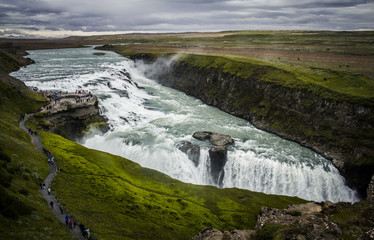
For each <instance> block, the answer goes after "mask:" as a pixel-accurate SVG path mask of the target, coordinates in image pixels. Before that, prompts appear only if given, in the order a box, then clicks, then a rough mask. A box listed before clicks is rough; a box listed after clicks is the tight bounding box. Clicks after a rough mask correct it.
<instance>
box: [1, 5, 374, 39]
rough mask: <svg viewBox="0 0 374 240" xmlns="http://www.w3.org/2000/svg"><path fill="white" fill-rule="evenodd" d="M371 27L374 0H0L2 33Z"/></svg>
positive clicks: (42, 34)
mask: <svg viewBox="0 0 374 240" xmlns="http://www.w3.org/2000/svg"><path fill="white" fill-rule="evenodd" d="M244 29H245V30H286V29H290V30H299V29H305V30H372V29H374V0H0V37H66V36H71V35H93V34H111V33H123V32H191V31H193V32H196V31H199V32H201V31H223V30H244Z"/></svg>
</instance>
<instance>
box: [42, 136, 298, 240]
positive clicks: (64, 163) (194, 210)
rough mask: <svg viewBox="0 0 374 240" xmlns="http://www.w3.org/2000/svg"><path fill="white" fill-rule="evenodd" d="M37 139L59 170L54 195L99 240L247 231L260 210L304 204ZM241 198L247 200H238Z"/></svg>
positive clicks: (60, 141) (56, 138) (59, 139)
mask: <svg viewBox="0 0 374 240" xmlns="http://www.w3.org/2000/svg"><path fill="white" fill-rule="evenodd" d="M40 135H41V137H42V139H43V144H44V146H45V147H46V148H47V149H49V150H50V151H51V152H52V153H53V154H54V155H55V157H56V159H58V160H57V165H58V167H59V168H60V169H61V171H60V173H59V174H58V175H57V177H56V180H55V181H54V185H53V190H54V192H55V193H56V194H57V196H58V197H59V199H60V200H61V201H62V202H63V204H64V206H65V207H66V208H68V210H69V212H71V213H72V214H73V215H74V216H76V217H77V218H78V219H79V220H80V221H82V222H83V223H85V224H86V225H87V226H90V228H91V229H93V231H94V232H95V234H96V235H97V236H98V237H99V238H100V239H122V238H123V237H127V238H129V239H135V238H138V237H139V236H141V237H142V238H144V239H151V238H153V239H170V238H174V239H175V238H177V239H187V238H190V237H192V236H194V235H195V234H196V233H197V232H199V231H201V230H202V229H204V228H205V227H206V226H208V225H209V226H210V225H211V226H214V227H217V228H219V229H222V230H229V229H248V228H253V227H254V226H255V223H256V218H257V214H258V212H259V210H260V208H261V206H263V205H266V206H275V207H279V208H284V207H286V206H287V205H288V204H289V203H291V202H297V203H299V202H304V201H303V200H300V199H297V198H291V197H284V196H274V195H266V194H263V193H255V192H250V191H246V190H240V189H218V188H216V187H211V186H197V185H192V184H186V183H182V182H180V181H177V180H174V179H172V178H170V177H168V176H166V175H164V174H162V173H159V172H157V171H154V170H151V169H147V168H142V167H140V166H139V165H138V164H136V163H133V162H131V161H129V160H127V159H124V158H121V157H118V156H114V155H111V154H108V153H103V152H99V151H95V150H90V149H87V148H85V147H83V146H81V145H79V144H76V143H74V142H70V141H68V140H66V139H64V138H62V137H60V136H57V135H54V134H50V133H45V132H42V133H40ZM66 186H69V187H66ZM243 196H249V197H247V198H245V199H244V200H243ZM97 219H100V221H97ZM119 233H121V234H119Z"/></svg>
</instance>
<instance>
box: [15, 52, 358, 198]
mask: <svg viewBox="0 0 374 240" xmlns="http://www.w3.org/2000/svg"><path fill="white" fill-rule="evenodd" d="M94 52H99V51H97V50H94V49H93V47H87V48H74V49H53V50H35V51H28V53H30V55H29V56H28V57H30V58H32V59H33V60H35V61H36V63H35V64H33V65H29V66H27V67H24V68H22V69H20V70H19V71H17V72H13V73H11V75H12V76H14V77H16V78H18V79H21V80H23V81H24V82H25V83H26V85H28V86H36V87H38V88H39V89H43V90H55V89H60V90H62V91H69V92H75V91H76V90H87V91H91V92H92V93H93V94H95V95H97V96H98V98H99V106H100V108H101V111H102V114H104V115H105V116H106V117H107V118H108V119H109V124H110V127H111V129H110V131H108V132H107V133H105V134H102V133H97V134H90V135H89V136H87V137H85V138H84V139H80V140H78V141H79V142H80V143H81V144H82V145H84V146H86V147H89V148H92V149H97V150H101V151H105V152H109V153H112V154H116V155H120V156H123V157H125V158H128V159H131V160H133V161H135V162H138V163H139V164H140V165H142V166H143V167H148V168H152V169H156V170H158V171H160V172H163V173H165V174H168V175H169V176H171V177H173V178H176V179H179V180H181V181H183V182H188V183H193V184H202V185H214V181H213V179H212V178H211V174H210V160H209V153H208V150H209V147H210V144H209V142H203V141H199V140H196V139H194V138H193V137H192V134H193V133H194V132H196V131H211V132H217V133H221V134H226V135H230V136H231V137H233V138H234V140H235V144H234V145H232V146H229V148H228V153H227V162H226V164H225V166H224V177H223V181H222V187H224V188H230V187H237V188H243V189H248V190H252V191H257V192H264V193H269V194H280V195H288V196H298V197H300V198H303V199H307V200H314V201H326V200H328V201H332V202H338V201H343V202H356V201H358V200H359V199H358V197H357V194H356V193H355V191H353V190H352V189H350V188H349V187H347V186H346V184H345V181H344V178H343V177H342V176H340V174H339V172H338V170H337V169H336V168H335V167H334V166H333V165H332V163H331V162H330V161H328V160H326V159H325V158H323V157H322V156H320V155H318V154H316V153H315V152H313V151H311V150H309V149H307V148H304V147H302V146H300V145H298V144H296V143H294V142H291V141H287V140H284V139H282V138H280V137H278V136H275V135H273V134H270V133H267V132H264V131H262V130H259V129H256V128H255V127H254V126H252V125H251V124H250V123H249V122H248V121H246V120H243V119H240V118H237V117H234V116H231V115H229V114H227V113H225V112H222V111H220V110H219V109H217V108H214V107H211V106H208V105H206V104H204V103H202V102H201V101H200V100H198V99H196V98H193V97H190V96H187V95H186V94H184V93H182V92H179V91H176V90H174V89H171V88H167V87H164V86H162V85H160V84H158V83H157V82H156V81H155V80H152V79H149V78H147V77H145V74H144V73H145V71H149V70H155V69H149V68H150V66H147V65H145V64H142V63H134V62H133V61H132V60H129V59H126V58H124V57H122V56H120V55H118V54H116V53H114V52H108V51H100V52H103V53H105V55H94V54H93V53H94ZM126 72H127V73H129V74H130V76H131V80H130V79H129V78H128V74H126ZM124 73H125V74H124ZM183 141H190V142H191V143H193V144H197V145H199V146H200V147H201V151H200V158H199V163H198V164H197V165H195V164H194V163H193V162H192V161H191V160H190V159H189V158H188V156H187V155H186V154H185V153H183V152H182V151H181V150H179V149H178V145H179V144H180V143H181V142H183Z"/></svg>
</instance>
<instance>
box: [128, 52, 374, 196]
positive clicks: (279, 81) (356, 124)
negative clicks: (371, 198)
mask: <svg viewBox="0 0 374 240" xmlns="http://www.w3.org/2000/svg"><path fill="white" fill-rule="evenodd" d="M129 57H130V58H132V59H133V60H136V61H137V60H141V61H144V62H146V63H148V64H150V66H149V67H150V68H152V70H150V71H149V73H148V75H149V77H153V78H156V79H158V81H159V82H160V83H161V84H163V85H166V86H169V87H172V88H175V89H178V90H180V91H183V92H185V93H187V94H189V95H192V96H194V97H196V98H199V99H201V100H202V101H204V102H205V103H207V104H209V105H212V106H216V107H218V108H220V109H221V110H223V111H225V112H228V113H230V114H232V115H235V116H238V117H241V118H244V119H247V120H248V121H250V122H251V123H252V124H254V125H255V126H256V127H258V128H260V129H263V130H266V131H268V132H272V133H275V134H277V135H279V136H281V137H283V138H286V139H289V140H292V141H295V142H297V143H300V144H301V145H303V146H306V147H308V148H311V149H313V150H314V151H316V152H318V153H320V154H322V155H323V156H325V157H326V158H328V159H330V160H332V162H333V163H334V164H335V165H336V167H337V168H338V169H339V170H340V172H341V174H342V175H343V176H344V177H345V178H346V180H347V183H348V184H349V185H350V186H351V187H354V188H356V189H357V190H358V192H359V193H360V194H361V196H362V197H365V196H366V189H367V186H368V184H369V182H370V179H371V177H372V175H373V173H374V160H373V156H374V150H373V148H372V146H374V138H373V137H374V131H373V125H374V114H373V113H374V98H373V96H371V97H370V96H364V97H361V96H350V95H349V94H345V93H344V92H335V91H334V89H333V88H328V87H324V85H323V84H322V83H321V84H320V83H319V82H321V81H322V82H323V81H324V82H326V83H324V84H325V85H327V86H328V84H330V83H331V82H333V81H342V84H350V83H346V82H349V81H356V82H357V84H359V81H361V80H362V79H364V77H363V76H360V75H357V74H350V73H342V72H336V71H331V70H327V69H315V71H316V72H318V71H319V72H323V71H324V72H323V74H320V75H321V76H322V77H320V79H318V77H316V76H310V78H313V80H314V82H313V81H309V82H308V81H306V80H305V78H306V77H305V76H301V75H300V74H298V73H294V72H291V71H287V70H284V69H281V68H276V67H274V66H269V65H264V64H263V63H256V62H255V63H253V62H245V61H243V60H240V59H233V58H225V57H218V56H206V55H193V54H185V55H183V56H179V57H177V58H175V59H174V58H173V57H174V56H173V57H172V56H169V57H163V58H157V57H155V55H148V54H133V55H131V56H129ZM307 77H309V76H307ZM358 91H359V89H358Z"/></svg>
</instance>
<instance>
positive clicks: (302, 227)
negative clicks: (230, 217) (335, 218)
mask: <svg viewBox="0 0 374 240" xmlns="http://www.w3.org/2000/svg"><path fill="white" fill-rule="evenodd" d="M326 204H327V206H323V204H322V205H320V204H316V203H306V204H300V205H290V206H289V207H288V208H287V209H284V210H280V209H275V208H267V207H263V208H261V211H260V213H259V216H258V219H257V225H256V231H257V232H261V230H263V229H264V228H266V227H269V226H274V225H276V226H278V229H280V228H282V227H284V228H285V229H289V230H284V231H282V232H280V233H278V234H277V233H274V235H275V237H276V236H277V235H279V236H280V237H285V236H286V237H287V238H288V239H339V236H342V234H343V232H342V230H341V229H340V227H339V226H338V224H336V223H334V222H332V221H331V220H329V219H328V218H327V217H321V216H322V214H321V212H322V209H323V207H328V206H329V205H331V203H326Z"/></svg>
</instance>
